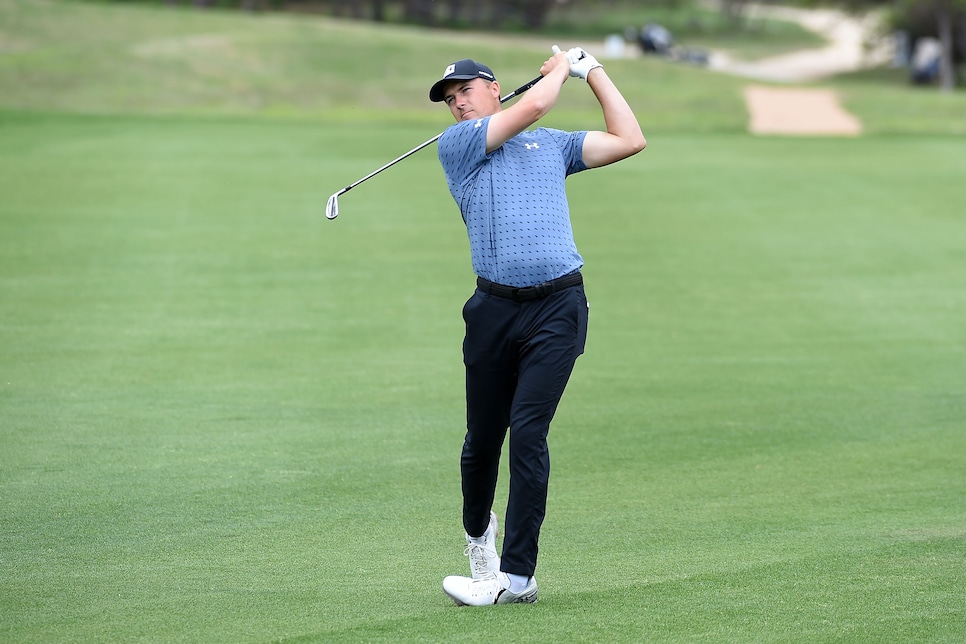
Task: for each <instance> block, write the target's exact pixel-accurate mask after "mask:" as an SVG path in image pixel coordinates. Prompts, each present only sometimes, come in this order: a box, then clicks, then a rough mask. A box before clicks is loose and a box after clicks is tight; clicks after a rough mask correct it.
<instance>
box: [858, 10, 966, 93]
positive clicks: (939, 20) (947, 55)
mask: <svg viewBox="0 0 966 644" xmlns="http://www.w3.org/2000/svg"><path fill="white" fill-rule="evenodd" d="M844 2H845V5H846V6H847V7H848V8H849V9H851V10H853V11H861V12H864V11H868V10H869V9H872V8H886V9H890V10H891V11H892V14H893V16H892V23H893V26H895V27H897V28H901V29H904V30H907V31H910V32H912V34H913V35H914V36H916V37H920V36H934V37H936V38H937V39H938V40H939V44H940V51H941V54H940V60H939V86H940V88H942V90H943V91H952V90H953V89H954V88H955V87H956V63H957V58H958V57H961V56H966V0H844ZM957 44H958V46H957ZM957 53H958V55H959V56H957Z"/></svg>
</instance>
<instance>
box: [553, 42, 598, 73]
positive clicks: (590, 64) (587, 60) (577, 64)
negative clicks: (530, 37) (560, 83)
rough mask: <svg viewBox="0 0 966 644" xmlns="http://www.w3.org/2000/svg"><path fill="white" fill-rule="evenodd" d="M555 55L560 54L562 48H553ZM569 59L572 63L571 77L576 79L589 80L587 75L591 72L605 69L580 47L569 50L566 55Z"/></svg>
mask: <svg viewBox="0 0 966 644" xmlns="http://www.w3.org/2000/svg"><path fill="white" fill-rule="evenodd" d="M553 53H555V54H557V53H560V47H557V46H556V45H554V46H553ZM564 55H565V56H566V57H567V62H569V63H570V75H571V76H572V77H574V78H582V79H584V80H587V75H588V74H589V73H590V70H592V69H597V68H598V67H603V65H601V64H600V63H599V62H597V59H596V58H594V57H593V56H591V55H590V54H588V53H587V52H586V51H584V50H583V49H582V48H580V47H574V48H573V49H570V50H568V51H567V52H566V53H565V54H564Z"/></svg>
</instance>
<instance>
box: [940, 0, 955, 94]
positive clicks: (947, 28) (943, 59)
mask: <svg viewBox="0 0 966 644" xmlns="http://www.w3.org/2000/svg"><path fill="white" fill-rule="evenodd" d="M936 28H937V30H938V31H939V45H940V51H941V53H940V58H939V87H940V88H941V89H942V91H944V92H951V91H953V89H955V88H956V63H955V62H954V61H953V16H952V9H951V8H950V6H949V4H948V3H945V2H943V3H940V4H939V6H938V7H937V9H936Z"/></svg>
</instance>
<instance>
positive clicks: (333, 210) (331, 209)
mask: <svg viewBox="0 0 966 644" xmlns="http://www.w3.org/2000/svg"><path fill="white" fill-rule="evenodd" d="M541 78H543V76H537V77H536V78H534V79H533V80H532V81H530V82H529V83H527V84H525V85H521V86H520V87H518V88H516V89H515V90H513V91H512V92H510V93H509V94H507V95H506V96H504V97H503V98H501V99H500V102H501V103H506V102H507V101H508V100H510V99H511V98H513V97H514V96H519V95H520V94H522V93H524V92H525V91H527V90H528V89H530V88H531V87H533V86H534V85H536V84H537V81H539V80H540V79H541ZM441 136H443V133H442V132H440V133H439V134H437V135H436V136H434V137H433V138H431V139H430V140H428V141H426V142H424V143H420V144H419V145H417V146H416V147H414V148H413V149H412V150H410V151H409V152H407V153H406V154H403V155H401V156H398V157H396V158H395V159H393V160H392V161H390V162H389V163H387V164H386V165H384V166H382V167H381V168H379V169H378V170H374V171H373V172H370V173H369V174H367V175H366V176H364V177H362V178H361V179H359V180H358V181H356V182H355V183H350V184H349V185H347V186H346V187H345V188H343V189H342V190H340V191H338V192H337V193H335V194H334V195H332V196H331V197H329V201H328V203H326V204H325V217H326V219H335V218H336V217H338V216H339V197H340V196H341V195H344V194H345V193H347V192H349V191H350V190H352V189H353V188H355V187H356V186H357V185H359V184H360V183H362V182H363V181H367V180H369V179H371V178H373V177H374V176H376V175H377V174H379V173H380V172H382V171H383V170H386V169H388V168H391V167H392V166H394V165H396V164H397V163H399V162H400V161H402V160H403V159H405V158H406V157H408V156H410V155H412V154H415V153H416V152H419V151H420V150H422V149H423V148H425V147H426V146H427V145H429V144H431V143H435V142H436V141H437V140H438V139H439V137H441Z"/></svg>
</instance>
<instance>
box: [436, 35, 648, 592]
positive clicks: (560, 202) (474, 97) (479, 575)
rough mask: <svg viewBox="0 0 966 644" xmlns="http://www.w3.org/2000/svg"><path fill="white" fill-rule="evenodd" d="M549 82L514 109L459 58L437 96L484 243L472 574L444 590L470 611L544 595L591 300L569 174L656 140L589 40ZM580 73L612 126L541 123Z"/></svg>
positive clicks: (470, 406)
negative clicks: (553, 484) (541, 560)
mask: <svg viewBox="0 0 966 644" xmlns="http://www.w3.org/2000/svg"><path fill="white" fill-rule="evenodd" d="M540 74H541V75H542V77H543V78H542V80H540V81H539V82H538V83H536V85H534V86H533V87H532V88H531V89H530V90H529V91H528V92H527V93H526V94H524V95H523V97H522V98H521V99H520V100H519V101H518V102H517V103H515V104H514V105H513V106H511V107H508V108H506V109H504V108H503V107H502V104H501V102H500V85H499V83H498V82H497V80H496V77H495V75H494V73H493V71H492V70H491V69H490V68H489V67H487V66H486V65H482V64H480V63H478V62H476V61H473V60H470V59H464V60H460V61H457V62H455V63H453V64H451V65H449V66H448V67H447V68H446V70H445V72H444V74H443V77H442V79H440V80H439V81H438V82H436V84H435V85H433V87H432V89H431V90H430V92H429V98H430V100H431V101H434V102H445V103H446V105H447V106H448V107H449V109H450V112H451V113H452V114H453V116H454V118H455V119H456V121H457V123H456V124H455V125H452V126H450V127H449V128H448V129H447V130H446V131H445V132H443V134H442V135H441V136H440V138H439V144H438V151H439V159H440V163H441V164H442V166H443V170H444V172H445V174H446V181H447V183H448V185H449V189H450V192H451V193H452V195H453V198H454V199H455V200H456V203H457V204H458V205H459V208H460V212H461V213H462V215H463V221H464V222H465V223H466V229H467V233H468V235H469V241H470V252H471V258H472V263H473V270H474V272H475V273H476V275H477V288H476V291H475V292H474V293H473V296H472V297H471V298H470V299H469V300H468V301H467V302H466V305H465V306H464V307H463V319H464V321H465V323H466V335H465V338H464V341H463V361H464V363H465V365H466V437H465V439H464V442H463V450H462V455H461V458H460V469H461V475H462V492H463V527H464V530H465V532H466V540H467V548H466V551H465V554H467V555H468V556H469V559H470V570H471V576H470V577H459V576H450V577H446V578H445V579H444V580H443V590H444V591H445V592H446V594H447V595H449V596H450V597H451V598H452V599H453V600H454V601H455V602H456V603H457V604H459V605H470V606H485V605H489V604H510V603H517V602H528V603H532V602H535V601H537V582H536V579H535V578H534V571H535V570H536V565H537V546H538V540H539V536H540V528H541V525H542V524H543V520H544V516H545V514H546V504H547V486H548V482H549V477H550V457H549V453H548V448H547V434H548V432H549V430H550V421H551V419H552V418H553V415H554V413H555V412H556V409H557V405H558V403H559V402H560V398H561V396H562V395H563V391H564V387H565V386H566V384H567V381H568V380H569V378H570V374H571V371H572V370H573V366H574V362H575V361H576V359H577V357H578V356H579V355H580V354H582V353H583V351H584V342H585V339H586V333H587V312H588V311H587V299H586V297H585V294H584V287H583V278H582V276H581V273H580V269H581V267H582V266H583V259H582V258H581V256H580V254H579V253H578V252H577V248H576V245H575V244H574V239H573V231H572V229H571V224H570V210H569V206H568V203H567V195H566V191H565V187H564V180H565V179H566V178H567V176H568V175H571V174H573V173H575V172H581V171H583V170H587V169H589V168H596V167H600V166H604V165H607V164H610V163H614V162H615V161H620V160H621V159H625V158H627V157H629V156H631V155H633V154H636V153H637V152H640V151H641V150H642V149H644V146H645V145H646V141H645V140H644V135H643V133H642V132H641V127H640V125H639V124H638V122H637V118H636V117H635V116H634V113H633V111H632V110H631V108H630V106H629V105H628V104H627V101H626V100H625V99H624V97H623V96H622V95H621V93H620V91H618V89H617V87H616V86H615V85H614V83H613V82H612V81H611V79H610V78H609V77H608V76H607V73H606V72H605V71H604V69H603V67H602V66H601V65H600V63H598V62H597V60H596V59H595V58H594V57H593V56H591V55H590V54H588V53H587V52H585V51H584V50H583V49H580V48H579V47H577V48H574V49H571V50H570V51H567V52H561V51H560V50H559V49H558V48H557V47H554V54H553V56H551V57H550V58H549V59H548V60H547V61H546V62H544V63H543V65H542V66H541V68H540ZM570 77H576V78H581V79H583V80H585V81H586V82H587V84H588V86H589V87H590V89H591V91H593V92H594V95H595V96H596V97H597V100H598V102H599V103H600V106H601V109H602V111H603V116H604V123H605V125H606V130H605V131H578V132H565V131H562V130H555V129H548V128H542V127H541V128H537V129H534V130H527V128H529V127H530V126H532V125H534V124H535V123H536V122H537V121H539V120H540V119H541V118H542V117H543V116H545V115H546V114H547V113H548V112H549V111H550V109H551V108H552V107H553V106H554V104H555V103H556V101H557V99H558V97H559V95H560V91H561V88H562V87H563V84H564V83H565V82H566V81H567V79H568V78H570ZM508 428H509V431H510V450H509V458H510V463H509V471H510V485H509V499H508V502H507V509H506V520H505V525H504V529H505V535H504V542H503V556H502V559H501V558H500V556H499V555H498V554H497V551H496V538H497V532H498V526H497V518H496V515H495V514H494V513H493V511H492V506H493V500H494V495H495V492H496V484H497V474H498V471H499V461H500V455H501V450H502V445H503V441H504V439H505V437H506V433H507V429H508Z"/></svg>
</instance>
